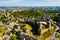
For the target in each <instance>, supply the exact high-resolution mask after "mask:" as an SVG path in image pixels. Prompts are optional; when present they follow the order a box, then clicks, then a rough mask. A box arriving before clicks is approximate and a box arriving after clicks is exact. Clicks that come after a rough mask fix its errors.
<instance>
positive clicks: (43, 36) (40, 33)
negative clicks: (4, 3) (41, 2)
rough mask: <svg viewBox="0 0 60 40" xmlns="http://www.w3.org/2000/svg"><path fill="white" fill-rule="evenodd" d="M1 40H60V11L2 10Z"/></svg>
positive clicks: (45, 9)
mask: <svg viewBox="0 0 60 40" xmlns="http://www.w3.org/2000/svg"><path fill="white" fill-rule="evenodd" d="M0 40H60V9H59V8H53V7H52V8H0Z"/></svg>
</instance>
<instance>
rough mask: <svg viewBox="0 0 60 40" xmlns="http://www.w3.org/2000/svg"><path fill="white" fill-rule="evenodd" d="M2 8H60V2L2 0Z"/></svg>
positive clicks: (51, 0) (50, 0) (53, 0)
mask: <svg viewBox="0 0 60 40" xmlns="http://www.w3.org/2000/svg"><path fill="white" fill-rule="evenodd" d="M0 6H60V0H0Z"/></svg>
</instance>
